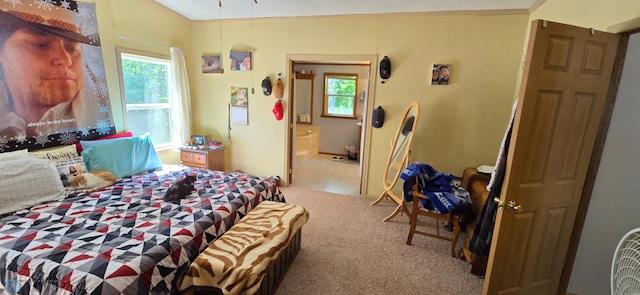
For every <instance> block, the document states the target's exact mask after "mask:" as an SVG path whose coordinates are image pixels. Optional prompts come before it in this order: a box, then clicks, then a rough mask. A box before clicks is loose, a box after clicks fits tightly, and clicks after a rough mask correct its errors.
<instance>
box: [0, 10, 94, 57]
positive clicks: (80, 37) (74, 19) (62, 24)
mask: <svg viewBox="0 0 640 295" xmlns="http://www.w3.org/2000/svg"><path fill="white" fill-rule="evenodd" d="M0 18H1V19H4V21H3V23H4V22H6V21H9V20H14V21H23V22H26V23H30V24H33V25H34V26H36V27H38V28H40V29H42V30H44V31H46V32H49V33H52V34H55V35H58V36H61V37H64V38H67V39H70V40H74V41H77V42H80V43H84V44H89V45H95V46H99V45H100V41H99V40H97V38H96V39H95V40H94V39H92V38H90V37H88V36H85V35H84V34H82V31H81V29H80V14H79V13H78V3H77V2H76V1H71V0H51V1H36V0H22V1H18V2H16V1H13V2H7V1H4V2H1V3H0Z"/></svg>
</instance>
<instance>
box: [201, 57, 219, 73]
mask: <svg viewBox="0 0 640 295" xmlns="http://www.w3.org/2000/svg"><path fill="white" fill-rule="evenodd" d="M223 72H224V69H223V68H222V56H221V55H220V54H210V55H203V56H202V73H203V74H210V73H218V74H220V73H223Z"/></svg>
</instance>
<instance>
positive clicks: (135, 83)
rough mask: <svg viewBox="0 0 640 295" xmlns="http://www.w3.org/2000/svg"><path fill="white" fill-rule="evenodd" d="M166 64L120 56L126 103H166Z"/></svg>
mask: <svg viewBox="0 0 640 295" xmlns="http://www.w3.org/2000/svg"><path fill="white" fill-rule="evenodd" d="M168 67H169V64H168V63H166V62H156V61H153V60H144V59H142V58H135V57H133V56H129V55H124V54H123V55H122V71H123V77H122V78H123V80H124V91H125V94H126V103H128V104H129V103H167V102H169V95H168V93H169V92H168V87H167V86H168V83H167V81H168V73H169V70H168Z"/></svg>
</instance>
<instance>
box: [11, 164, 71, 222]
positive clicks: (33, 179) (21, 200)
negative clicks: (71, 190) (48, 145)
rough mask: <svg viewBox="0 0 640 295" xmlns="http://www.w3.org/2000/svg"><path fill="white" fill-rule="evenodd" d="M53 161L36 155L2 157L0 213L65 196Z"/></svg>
mask: <svg viewBox="0 0 640 295" xmlns="http://www.w3.org/2000/svg"><path fill="white" fill-rule="evenodd" d="M64 194H65V190H64V187H63V186H62V181H61V180H60V175H59V174H58V170H57V169H56V166H55V165H54V163H53V162H51V161H49V160H44V159H38V158H34V157H15V158H3V159H0V214H5V213H10V212H14V211H18V210H21V209H25V208H29V207H32V206H34V205H37V204H40V203H43V202H48V201H53V200H56V199H60V198H62V197H64Z"/></svg>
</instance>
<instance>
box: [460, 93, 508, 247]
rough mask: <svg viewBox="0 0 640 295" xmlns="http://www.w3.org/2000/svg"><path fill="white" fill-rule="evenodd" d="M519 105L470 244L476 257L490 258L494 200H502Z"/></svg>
mask: <svg viewBox="0 0 640 295" xmlns="http://www.w3.org/2000/svg"><path fill="white" fill-rule="evenodd" d="M517 104H518V101H517V100H516V102H515V103H514V107H513V113H512V115H511V120H510V121H509V126H507V132H506V133H505V135H504V138H503V139H502V145H501V146H500V152H499V153H498V159H497V160H496V167H495V171H494V173H493V174H492V175H491V180H490V181H489V190H490V191H489V196H488V197H487V200H486V202H485V204H484V207H483V208H482V211H481V213H480V219H479V221H478V225H477V226H476V228H475V229H474V231H473V236H472V237H471V241H470V243H469V250H470V251H471V252H472V253H473V254H476V255H480V256H489V250H490V249H491V236H493V228H494V225H495V222H496V213H497V212H498V204H496V203H495V202H494V201H493V199H495V198H498V199H500V192H501V191H502V183H503V181H504V174H505V171H506V169H507V155H508V153H509V143H510V142H511V130H512V128H513V119H514V114H515V109H516V105H517Z"/></svg>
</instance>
